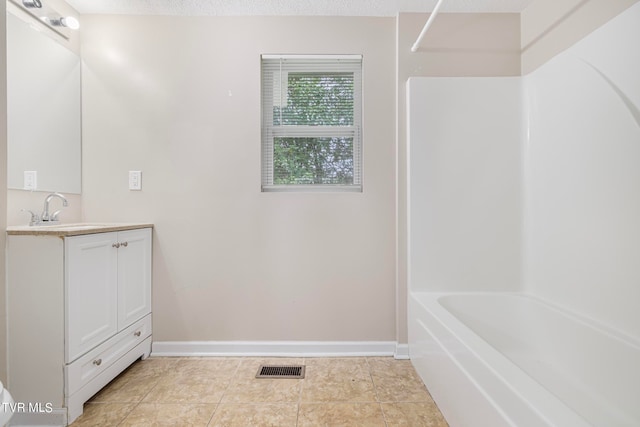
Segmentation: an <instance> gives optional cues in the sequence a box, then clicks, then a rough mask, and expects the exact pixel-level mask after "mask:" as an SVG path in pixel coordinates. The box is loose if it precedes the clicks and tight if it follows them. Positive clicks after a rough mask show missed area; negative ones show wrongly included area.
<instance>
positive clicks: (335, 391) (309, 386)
mask: <svg viewBox="0 0 640 427" xmlns="http://www.w3.org/2000/svg"><path fill="white" fill-rule="evenodd" d="M305 363H306V378H305V381H304V384H303V386H302V397H301V401H302V402H376V394H375V390H374V386H373V381H372V380H371V374H370V373H369V367H368V365H367V361H366V359H365V358H357V357H354V358H345V359H340V358H336V359H330V358H327V359H305Z"/></svg>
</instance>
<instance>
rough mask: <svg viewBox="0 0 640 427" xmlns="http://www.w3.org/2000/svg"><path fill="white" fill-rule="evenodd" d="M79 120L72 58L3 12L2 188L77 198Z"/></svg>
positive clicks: (76, 70)
mask: <svg viewBox="0 0 640 427" xmlns="http://www.w3.org/2000/svg"><path fill="white" fill-rule="evenodd" d="M80 117H81V111H80V58H79V57H78V55H76V54H75V53H73V52H72V51H70V50H69V49H67V48H66V47H64V46H62V45H61V44H60V43H58V42H56V41H55V40H53V39H52V38H51V37H48V36H47V35H45V34H43V33H42V32H41V31H38V30H36V29H35V28H33V27H31V25H29V24H28V23H27V22H25V21H23V20H22V19H20V18H18V17H16V16H14V15H13V14H11V13H7V140H8V141H7V183H8V187H9V188H10V189H19V190H24V189H29V190H34V188H33V187H32V186H31V184H32V183H33V181H32V179H33V178H32V177H33V175H34V174H33V173H28V174H27V179H25V171H28V172H33V171H35V190H37V191H60V192H66V193H75V194H80V192H81V188H82V186H81V156H82V154H81V119H80ZM25 184H26V187H25Z"/></svg>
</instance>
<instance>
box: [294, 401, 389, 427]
mask: <svg viewBox="0 0 640 427" xmlns="http://www.w3.org/2000/svg"><path fill="white" fill-rule="evenodd" d="M298 426H299V427H317V426H363V427H364V426H367V427H369V426H371V427H374V426H375V427H379V426H380V427H384V426H385V421H384V415H383V413H382V410H381V408H380V404H378V403H301V404H300V410H299V411H298Z"/></svg>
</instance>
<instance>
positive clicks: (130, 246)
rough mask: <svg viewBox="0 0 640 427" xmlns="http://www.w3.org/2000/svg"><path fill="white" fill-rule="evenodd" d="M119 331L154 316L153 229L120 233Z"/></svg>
mask: <svg viewBox="0 0 640 427" xmlns="http://www.w3.org/2000/svg"><path fill="white" fill-rule="evenodd" d="M118 243H120V248H119V249H118V330H121V329H124V328H126V327H127V326H129V325H131V324H132V323H133V322H135V321H136V320H139V319H141V318H142V317H144V316H146V315H147V314H149V313H151V229H150V228H143V229H139V230H129V231H121V232H119V233H118Z"/></svg>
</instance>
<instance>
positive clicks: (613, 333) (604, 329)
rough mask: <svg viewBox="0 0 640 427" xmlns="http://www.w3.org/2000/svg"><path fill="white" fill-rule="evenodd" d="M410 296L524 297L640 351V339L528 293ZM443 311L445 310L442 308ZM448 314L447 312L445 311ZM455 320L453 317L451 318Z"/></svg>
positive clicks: (462, 293)
mask: <svg viewBox="0 0 640 427" xmlns="http://www.w3.org/2000/svg"><path fill="white" fill-rule="evenodd" d="M410 294H417V295H427V296H428V298H434V299H436V300H439V299H440V298H443V297H450V296H456V295H470V296H489V295H504V296H516V297H524V298H529V299H532V300H534V301H537V302H539V303H541V304H543V305H546V306H547V307H548V308H550V309H552V310H553V311H555V312H557V313H558V314H560V315H562V316H564V317H567V318H569V319H571V320H573V321H575V322H578V323H580V324H583V325H586V326H588V327H590V328H593V329H595V330H597V331H598V332H601V333H603V334H606V335H608V336H610V337H612V338H614V339H616V340H618V341H621V342H623V343H625V344H627V345H630V346H632V347H633V348H635V349H636V350H638V351H640V337H635V336H633V335H631V334H629V333H627V332H625V331H622V330H620V329H617V328H615V327H613V326H610V325H608V324H606V323H603V322H602V321H600V320H598V319H596V318H594V317H590V316H588V315H586V314H584V313H581V312H578V311H576V310H574V309H572V308H571V307H568V306H565V305H562V304H558V303H556V302H554V301H551V300H549V299H546V298H543V297H541V296H539V295H536V294H532V293H529V292H503V291H485V292H468V291H461V292H429V291H412V292H411V293H410ZM418 301H419V299H418ZM439 305H440V306H442V305H441V304H439ZM443 308H444V309H445V310H446V308H445V307H443ZM447 312H448V310H447ZM453 317H454V318H455V316H453Z"/></svg>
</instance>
